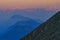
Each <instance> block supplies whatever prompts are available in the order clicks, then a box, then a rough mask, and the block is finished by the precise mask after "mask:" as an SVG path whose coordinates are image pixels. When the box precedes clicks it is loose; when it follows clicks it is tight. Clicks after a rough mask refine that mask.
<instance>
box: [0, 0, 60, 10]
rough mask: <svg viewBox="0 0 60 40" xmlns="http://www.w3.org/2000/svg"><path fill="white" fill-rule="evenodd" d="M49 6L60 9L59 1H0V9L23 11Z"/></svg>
mask: <svg viewBox="0 0 60 40" xmlns="http://www.w3.org/2000/svg"><path fill="white" fill-rule="evenodd" d="M50 6H51V7H56V8H60V0H0V9H9V8H10V9H15V8H17V9H24V8H40V7H50Z"/></svg>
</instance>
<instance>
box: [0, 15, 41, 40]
mask: <svg viewBox="0 0 60 40" xmlns="http://www.w3.org/2000/svg"><path fill="white" fill-rule="evenodd" d="M11 19H12V20H17V22H16V23H15V24H13V25H11V26H10V27H9V28H8V32H6V33H5V35H4V36H3V37H1V39H0V40H19V39H20V38H22V37H23V36H25V35H27V34H28V33H30V32H31V31H32V30H34V29H35V28H36V27H37V26H38V25H39V24H41V23H42V21H41V23H38V22H37V21H35V20H32V19H30V18H27V17H23V16H20V15H14V16H12V17H11Z"/></svg>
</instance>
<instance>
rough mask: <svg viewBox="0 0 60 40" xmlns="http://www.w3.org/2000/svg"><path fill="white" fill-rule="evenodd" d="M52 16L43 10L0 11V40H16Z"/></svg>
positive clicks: (52, 13) (52, 12)
mask: <svg viewBox="0 0 60 40" xmlns="http://www.w3.org/2000/svg"><path fill="white" fill-rule="evenodd" d="M54 14H55V11H50V12H49V11H45V10H44V9H41V10H40V9H37V10H33V11H30V10H29V11H26V10H7V11H0V19H1V20H0V40H13V39H14V40H18V39H20V38H21V37H23V36H25V35H26V34H28V33H29V32H31V31H32V30H33V29H35V28H36V27H37V26H38V25H39V24H42V23H43V22H45V21H46V20H47V19H49V18H50V17H51V16H52V15H54ZM15 38H16V39H15Z"/></svg>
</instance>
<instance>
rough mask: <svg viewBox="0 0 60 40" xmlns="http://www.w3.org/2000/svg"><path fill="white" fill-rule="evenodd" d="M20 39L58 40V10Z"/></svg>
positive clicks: (59, 28) (59, 26)
mask: <svg viewBox="0 0 60 40" xmlns="http://www.w3.org/2000/svg"><path fill="white" fill-rule="evenodd" d="M21 40H60V11H59V12H57V13H56V14H55V15H54V16H53V17H51V18H50V19H49V20H47V21H46V22H45V23H43V24H42V25H40V26H39V27H38V28H36V29H35V30H33V31H32V32H31V33H30V34H28V35H27V36H25V37H23V38H22V39H21Z"/></svg>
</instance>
